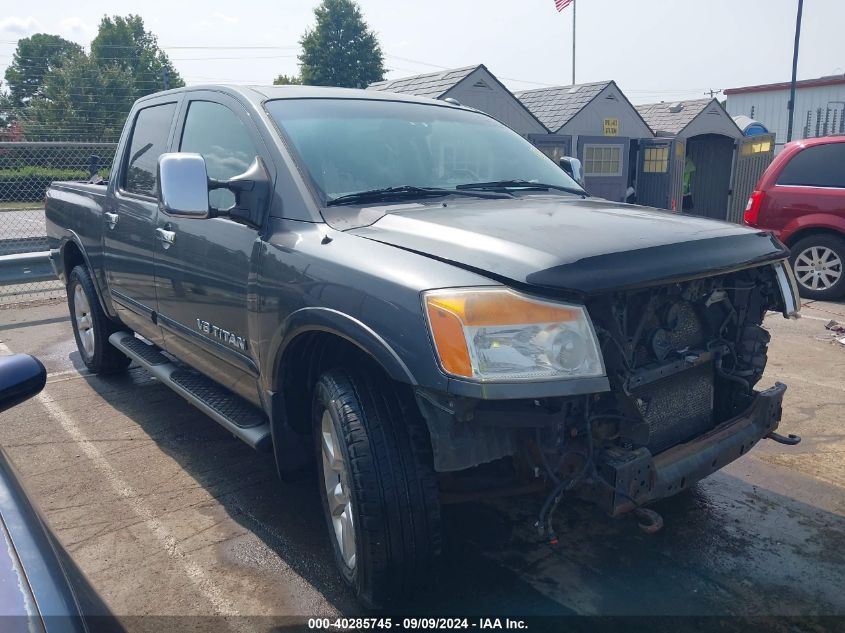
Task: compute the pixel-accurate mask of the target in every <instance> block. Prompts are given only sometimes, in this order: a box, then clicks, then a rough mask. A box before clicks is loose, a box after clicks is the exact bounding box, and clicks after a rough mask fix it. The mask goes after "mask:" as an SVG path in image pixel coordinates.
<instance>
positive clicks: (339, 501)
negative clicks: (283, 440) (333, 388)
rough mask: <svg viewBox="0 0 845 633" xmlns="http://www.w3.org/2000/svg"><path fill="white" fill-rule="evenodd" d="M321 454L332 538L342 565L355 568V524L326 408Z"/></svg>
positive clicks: (346, 475) (342, 463)
mask: <svg viewBox="0 0 845 633" xmlns="http://www.w3.org/2000/svg"><path fill="white" fill-rule="evenodd" d="M320 427H321V428H320V435H321V442H320V446H321V453H322V455H323V482H324V483H325V493H326V499H327V500H328V508H329V514H330V515H331V520H332V527H333V528H334V537H335V540H336V541H337V545H338V547H339V549H340V554H341V556H342V557H343V560H344V562H345V563H346V565H347V567H349V568H350V569H354V568H355V522H354V519H353V512H352V497H351V494H350V492H351V491H350V490H349V473H348V470H347V464H346V462H345V460H344V459H343V453H342V452H341V449H340V442H339V440H338V437H337V432H336V431H335V425H334V422H333V421H332V418H331V414H330V413H329V410H328V409H325V410H324V411H323V417H322V419H321V421H320Z"/></svg>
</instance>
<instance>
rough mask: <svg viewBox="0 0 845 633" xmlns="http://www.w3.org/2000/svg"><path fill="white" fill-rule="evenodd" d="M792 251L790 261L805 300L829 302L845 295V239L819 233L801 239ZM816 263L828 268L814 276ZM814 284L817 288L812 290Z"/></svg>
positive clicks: (792, 247) (799, 289)
mask: <svg viewBox="0 0 845 633" xmlns="http://www.w3.org/2000/svg"><path fill="white" fill-rule="evenodd" d="M790 251H791V253H792V254H791V256H790V258H789V261H790V263H791V264H792V271H793V272H794V273H795V280H796V281H797V282H798V292H799V294H800V295H801V296H802V297H804V298H806V299H817V300H822V301H828V300H831V299H838V298H839V297H841V296H842V295H845V239H843V238H841V237H838V236H836V235H830V234H828V233H817V234H815V235H808V236H807V237H804V238H801V239H800V240H798V241H797V242H795V244H793V245H792V246H791V248H790ZM814 264H821V265H823V266H825V268H824V269H823V270H821V271H820V273H819V274H814V271H813V265H814ZM802 278H803V279H804V281H802ZM814 284H815V285H816V286H817V287H816V288H813V287H812V286H813V285H814Z"/></svg>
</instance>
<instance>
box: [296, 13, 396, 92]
mask: <svg viewBox="0 0 845 633" xmlns="http://www.w3.org/2000/svg"><path fill="white" fill-rule="evenodd" d="M314 15H315V17H316V18H317V24H316V26H315V27H314V28H313V29H309V30H307V31H306V32H305V34H304V35H303V36H302V39H301V40H300V41H299V43H300V45H301V46H302V53H301V54H300V55H299V71H300V77H301V80H302V83H304V84H309V85H314V86H342V87H346V88H366V87H367V86H368V85H369V84H371V83H372V82H374V81H381V80H382V79H384V55H382V52H381V46H380V45H379V42H378V38H377V37H376V35H375V33H374V32H373V31H372V30H370V28H369V27H368V26H367V23H366V22H365V21H364V17H363V15H362V14H361V9H360V8H359V7H358V4H357V3H355V2H353V0H323V1H322V2H321V3H320V5H319V6H318V7H317V8H316V9H314Z"/></svg>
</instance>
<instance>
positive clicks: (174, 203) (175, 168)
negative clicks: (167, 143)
mask: <svg viewBox="0 0 845 633" xmlns="http://www.w3.org/2000/svg"><path fill="white" fill-rule="evenodd" d="M158 206H159V208H160V209H161V210H162V211H164V212H165V213H167V214H169V215H177V216H183V217H188V218H207V217H209V208H208V172H207V171H206V169H205V159H204V158H203V157H202V156H200V155H199V154H191V153H188V152H169V153H166V154H162V155H161V156H159V157H158Z"/></svg>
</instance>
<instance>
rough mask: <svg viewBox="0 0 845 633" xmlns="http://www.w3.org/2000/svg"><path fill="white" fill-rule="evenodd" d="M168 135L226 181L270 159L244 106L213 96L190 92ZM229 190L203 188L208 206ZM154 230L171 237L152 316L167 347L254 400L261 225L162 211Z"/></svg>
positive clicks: (162, 256)
mask: <svg viewBox="0 0 845 633" xmlns="http://www.w3.org/2000/svg"><path fill="white" fill-rule="evenodd" d="M179 119H180V120H179V123H178V124H177V129H176V133H175V137H174V142H173V147H174V151H181V152H195V153H198V154H201V155H202V156H203V158H205V162H206V169H207V171H208V176H209V177H210V178H216V179H218V180H228V179H230V178H232V177H234V176H237V175H240V174H242V173H243V172H245V171H246V170H247V168H248V167H249V166H250V164H251V163H252V161H253V160H254V159H255V157H256V156H261V157H262V159H263V160H264V163H265V165H266V166H267V168H268V169H269V170H271V173H272V165H273V163H272V161H271V160H270V158H269V156H268V154H267V150H266V149H265V147H264V145H263V142H262V140H261V137H260V135H259V133H258V131H257V130H256V129H255V126H254V124H253V123H252V121H251V120H250V119H249V117H248V115H247V113H246V111H245V110H244V108H243V106H241V105H240V104H239V103H238V102H237V101H236V100H235V99H233V98H230V97H227V96H224V95H220V94H219V93H205V92H196V93H191V95H190V97H189V98H188V99H186V101H185V104H184V105H183V113H182V114H181V115H180V117H179ZM234 203H235V198H234V195H233V194H232V193H231V192H230V191H228V190H225V189H218V190H213V191H211V192H210V193H209V205H210V206H211V207H212V208H216V209H227V208H230V207H232V206H233V205H234ZM157 228H158V229H160V230H162V231H166V232H168V235H172V237H173V240H172V243H170V242H165V241H163V242H161V243H158V244H157V254H156V262H155V269H156V284H157V295H158V310H159V314H158V320H159V323H160V324H161V326H162V329H163V330H164V335H165V348H166V349H167V351H168V352H170V353H172V354H173V355H174V356H176V357H177V358H179V359H181V360H183V361H184V362H186V363H188V364H190V365H192V366H194V367H195V368H197V369H199V370H200V371H202V372H203V373H205V374H207V375H208V376H210V377H211V378H213V379H214V380H216V381H217V382H219V383H221V384H223V385H225V386H226V387H229V388H230V389H232V390H234V391H236V392H237V393H239V394H241V395H242V396H244V397H245V398H248V399H250V400H252V401H256V399H257V390H256V379H257V376H258V369H257V363H258V356H257V349H256V348H255V347H254V343H255V341H253V340H252V339H251V338H250V333H249V327H248V318H247V315H248V313H249V310H250V309H254V306H252V307H251V306H250V305H248V296H249V293H250V290H249V287H250V283H251V279H250V272H251V270H252V262H255V261H258V257H257V252H258V250H259V249H260V248H261V244H262V242H261V240H260V239H259V230H258V229H256V228H253V227H250V226H247V225H245V224H241V223H239V222H235V221H233V220H230V219H228V218H225V217H218V218H209V219H196V218H184V217H181V218H180V217H175V216H169V215H167V214H166V213H165V212H163V211H161V212H159V215H158V221H157Z"/></svg>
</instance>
